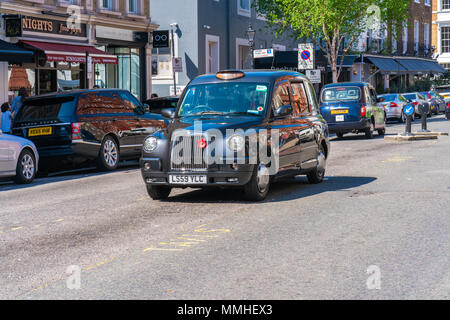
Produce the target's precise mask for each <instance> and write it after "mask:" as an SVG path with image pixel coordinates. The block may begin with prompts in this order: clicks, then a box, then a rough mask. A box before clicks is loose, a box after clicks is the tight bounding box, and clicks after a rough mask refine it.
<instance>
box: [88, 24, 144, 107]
mask: <svg viewBox="0 0 450 320" xmlns="http://www.w3.org/2000/svg"><path fill="white" fill-rule="evenodd" d="M95 35H96V43H97V48H99V49H101V50H103V51H105V52H107V53H108V54H110V55H113V56H115V57H116V58H117V64H96V65H95V70H94V77H95V84H96V85H98V86H99V87H101V88H121V89H126V90H129V91H130V92H131V93H132V94H134V95H135V96H136V97H138V98H139V99H144V98H145V95H146V92H145V90H144V89H145V88H146V87H147V79H146V76H145V75H146V46H147V44H148V33H144V32H135V31H132V30H124V29H116V28H111V27H103V26H96V28H95Z"/></svg>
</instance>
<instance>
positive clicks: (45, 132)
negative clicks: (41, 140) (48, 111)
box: [28, 127, 52, 137]
mask: <svg viewBox="0 0 450 320" xmlns="http://www.w3.org/2000/svg"><path fill="white" fill-rule="evenodd" d="M51 134H52V127H42V128H32V129H29V130H28V136H29V137H35V136H49V135H51Z"/></svg>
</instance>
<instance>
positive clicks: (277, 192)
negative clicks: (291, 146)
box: [165, 176, 377, 203]
mask: <svg viewBox="0 0 450 320" xmlns="http://www.w3.org/2000/svg"><path fill="white" fill-rule="evenodd" d="M326 179H327V180H326V181H324V182H323V183H321V184H309V183H308V181H307V179H306V177H305V176H297V177H295V179H286V180H281V181H278V182H276V183H274V184H272V185H271V190H270V192H269V195H268V197H267V199H266V200H265V201H264V202H266V203H267V202H281V201H289V200H295V199H301V198H306V197H309V196H313V195H317V194H320V193H324V192H329V191H340V190H341V191H342V190H347V189H352V188H357V187H360V186H362V185H366V184H369V183H371V182H373V181H375V180H376V179H377V178H374V177H350V176H334V177H327V178H326ZM165 201H167V202H189V203H192V202H195V203H255V202H249V201H245V198H244V193H243V191H242V189H205V190H194V191H192V192H187V193H183V194H180V195H176V196H172V197H170V198H169V199H167V200H165Z"/></svg>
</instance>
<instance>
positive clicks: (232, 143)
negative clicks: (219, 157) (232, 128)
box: [227, 134, 245, 151]
mask: <svg viewBox="0 0 450 320" xmlns="http://www.w3.org/2000/svg"><path fill="white" fill-rule="evenodd" d="M227 145H228V148H229V149H230V150H232V151H242V150H243V149H244V147H245V138H244V137H243V136H241V135H237V134H236V135H233V136H231V137H229V138H228V141H227Z"/></svg>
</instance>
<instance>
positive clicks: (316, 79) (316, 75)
mask: <svg viewBox="0 0 450 320" xmlns="http://www.w3.org/2000/svg"><path fill="white" fill-rule="evenodd" d="M306 77H307V78H308V79H309V81H311V83H321V82H322V77H321V75H320V70H306Z"/></svg>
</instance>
